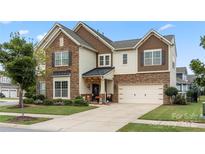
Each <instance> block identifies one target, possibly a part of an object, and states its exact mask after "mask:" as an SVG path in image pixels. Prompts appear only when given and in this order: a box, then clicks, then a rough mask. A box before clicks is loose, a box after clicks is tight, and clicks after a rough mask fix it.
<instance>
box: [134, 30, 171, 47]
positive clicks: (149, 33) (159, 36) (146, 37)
mask: <svg viewBox="0 0 205 154" xmlns="http://www.w3.org/2000/svg"><path fill="white" fill-rule="evenodd" d="M152 35H155V36H156V37H158V38H161V39H162V41H164V42H165V43H166V44H169V45H172V44H173V43H172V42H171V41H170V40H168V39H167V38H165V37H164V36H162V35H161V34H159V33H158V32H157V31H155V30H153V29H151V30H150V31H149V32H148V33H147V34H146V35H145V36H144V37H143V38H142V39H141V40H140V41H139V42H137V44H136V45H135V48H137V47H138V46H140V45H141V43H143V41H144V40H146V39H148V38H149V37H150V36H152ZM168 38H169V39H170V37H168Z"/></svg>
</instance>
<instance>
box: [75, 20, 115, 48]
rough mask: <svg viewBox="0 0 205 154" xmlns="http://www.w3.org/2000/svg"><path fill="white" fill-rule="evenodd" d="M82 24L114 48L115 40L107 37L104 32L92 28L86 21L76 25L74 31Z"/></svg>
mask: <svg viewBox="0 0 205 154" xmlns="http://www.w3.org/2000/svg"><path fill="white" fill-rule="evenodd" d="M80 26H84V27H85V28H86V29H87V30H88V31H90V32H91V33H92V34H93V35H95V36H97V37H99V39H100V40H101V41H102V42H103V43H104V44H105V45H107V46H108V47H110V48H111V49H114V47H113V45H112V43H113V41H112V40H110V39H109V38H107V37H106V36H104V35H103V34H101V33H99V32H98V31H96V30H95V29H93V28H91V27H90V26H88V25H87V24H85V23H84V22H81V21H80V22H78V23H77V25H76V26H75V27H74V29H73V31H74V32H76V31H77V30H78V29H79V28H80Z"/></svg>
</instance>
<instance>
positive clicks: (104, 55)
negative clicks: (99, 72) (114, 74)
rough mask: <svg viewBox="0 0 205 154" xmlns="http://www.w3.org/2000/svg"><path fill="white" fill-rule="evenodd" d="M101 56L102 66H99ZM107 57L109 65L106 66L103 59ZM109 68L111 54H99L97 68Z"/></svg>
mask: <svg viewBox="0 0 205 154" xmlns="http://www.w3.org/2000/svg"><path fill="white" fill-rule="evenodd" d="M101 56H103V61H104V62H103V65H100V57H101ZM106 56H109V65H106V59H105V57H106ZM110 66H111V54H99V55H98V67H110Z"/></svg>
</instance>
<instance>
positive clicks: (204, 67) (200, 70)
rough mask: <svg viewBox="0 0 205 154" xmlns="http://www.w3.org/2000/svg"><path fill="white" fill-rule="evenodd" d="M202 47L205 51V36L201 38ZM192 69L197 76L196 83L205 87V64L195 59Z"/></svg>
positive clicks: (192, 62)
mask: <svg viewBox="0 0 205 154" xmlns="http://www.w3.org/2000/svg"><path fill="white" fill-rule="evenodd" d="M200 46H201V47H202V48H203V49H205V36H201V38H200ZM190 68H191V70H192V71H193V72H194V74H195V76H196V79H195V83H196V84H197V85H198V86H201V87H205V64H204V63H203V62H202V61H200V60H199V59H193V60H192V61H191V63H190Z"/></svg>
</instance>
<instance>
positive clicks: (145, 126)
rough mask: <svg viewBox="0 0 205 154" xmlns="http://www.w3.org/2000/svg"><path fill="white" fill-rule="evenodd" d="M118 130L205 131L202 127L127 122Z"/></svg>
mask: <svg viewBox="0 0 205 154" xmlns="http://www.w3.org/2000/svg"><path fill="white" fill-rule="evenodd" d="M118 131H119V132H205V129H203V128H191V127H178V126H164V125H151V124H137V123H129V124H127V125H126V126H124V127H122V128H121V129H119V130H118Z"/></svg>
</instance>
